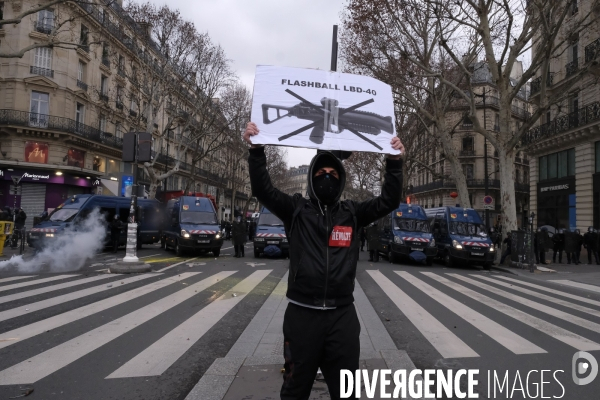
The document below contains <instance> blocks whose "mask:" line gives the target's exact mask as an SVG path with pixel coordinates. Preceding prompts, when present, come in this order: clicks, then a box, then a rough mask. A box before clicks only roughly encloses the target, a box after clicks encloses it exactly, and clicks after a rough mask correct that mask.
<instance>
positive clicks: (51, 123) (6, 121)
mask: <svg viewBox="0 0 600 400" xmlns="http://www.w3.org/2000/svg"><path fill="white" fill-rule="evenodd" d="M0 125H14V126H24V127H33V128H39V129H46V130H51V131H59V132H61V133H65V132H66V133H72V134H74V135H76V136H79V137H82V138H84V139H87V140H91V141H93V142H96V143H101V144H104V145H106V146H110V147H113V148H116V149H122V148H123V140H122V139H120V138H117V137H115V136H113V135H112V134H109V133H105V132H102V131H100V130H99V129H97V128H94V127H91V126H89V125H84V124H82V123H78V122H76V121H75V120H72V119H69V118H63V117H57V116H54V115H46V114H38V113H30V112H27V111H16V110H6V109H4V110H0Z"/></svg>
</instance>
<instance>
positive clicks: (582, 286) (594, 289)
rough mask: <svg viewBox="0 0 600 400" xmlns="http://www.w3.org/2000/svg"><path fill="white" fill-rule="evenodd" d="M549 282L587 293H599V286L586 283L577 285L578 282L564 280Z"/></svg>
mask: <svg viewBox="0 0 600 400" xmlns="http://www.w3.org/2000/svg"><path fill="white" fill-rule="evenodd" d="M550 282H554V283H558V284H561V285H567V286H571V287H576V288H579V289H585V290H589V291H592V292H596V293H600V286H595V285H589V284H587V283H579V282H574V281H568V280H565V279H558V280H552V281H550Z"/></svg>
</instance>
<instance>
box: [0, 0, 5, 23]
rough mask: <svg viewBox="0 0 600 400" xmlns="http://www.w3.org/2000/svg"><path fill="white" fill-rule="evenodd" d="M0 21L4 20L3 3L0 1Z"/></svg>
mask: <svg viewBox="0 0 600 400" xmlns="http://www.w3.org/2000/svg"><path fill="white" fill-rule="evenodd" d="M0 19H4V2H3V1H0Z"/></svg>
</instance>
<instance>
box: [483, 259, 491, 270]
mask: <svg viewBox="0 0 600 400" xmlns="http://www.w3.org/2000/svg"><path fill="white" fill-rule="evenodd" d="M483 269H485V270H486V271H489V270H491V269H492V263H491V262H489V261H488V262H486V263H484V264H483Z"/></svg>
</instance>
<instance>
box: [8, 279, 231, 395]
mask: <svg viewBox="0 0 600 400" xmlns="http://www.w3.org/2000/svg"><path fill="white" fill-rule="evenodd" d="M236 272H237V271H222V272H219V273H218V274H215V275H213V276H211V277H209V278H206V279H203V280H201V281H200V282H197V283H195V284H193V285H190V286H187V287H185V288H184V289H182V290H180V291H178V292H175V293H173V294H172V295H170V296H167V297H164V298H162V299H160V300H158V301H155V302H154V303H151V304H148V305H147V306H144V307H142V308H140V309H139V310H135V311H133V312H131V313H129V314H127V315H124V316H122V317H121V318H117V319H115V320H113V321H111V322H109V323H107V324H105V325H102V326H100V327H98V328H96V329H93V330H91V331H89V332H87V333H84V334H83V335H80V336H78V337H76V338H74V339H71V340H69V341H67V342H65V343H62V344H60V345H58V346H56V347H53V348H52V349H50V350H47V351H45V352H43V353H41V354H38V355H37V356H34V357H31V358H30V359H28V360H25V361H23V362H21V363H19V364H16V365H13V366H12V367H10V368H7V369H5V370H4V371H1V372H0V385H20V384H25V383H35V382H37V381H39V380H40V379H43V378H45V377H47V376H48V375H50V374H52V373H54V372H56V371H58V370H59V369H61V368H64V367H66V366H67V365H69V364H71V363H72V362H73V361H76V360H78V359H80V358H81V357H83V356H85V355H86V354H88V353H90V352H92V351H94V350H96V349H98V348H100V347H101V346H103V345H105V344H107V343H109V342H110V341H112V340H114V339H117V338H118V337H119V336H121V335H123V334H125V333H127V332H129V331H131V330H132V329H134V328H136V327H138V326H139V325H142V324H143V323H145V322H147V321H149V320H151V319H152V318H154V317H156V316H157V315H160V314H162V313H164V312H166V311H168V310H170V309H171V308H173V307H175V306H177V305H179V304H181V303H183V302H184V301H186V300H188V299H190V298H192V297H194V296H195V295H197V294H198V292H200V291H202V290H205V289H207V288H209V287H210V286H212V285H214V284H215V283H217V282H218V281H220V280H222V279H225V278H227V277H228V276H230V275H233V274H235V273H236Z"/></svg>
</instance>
